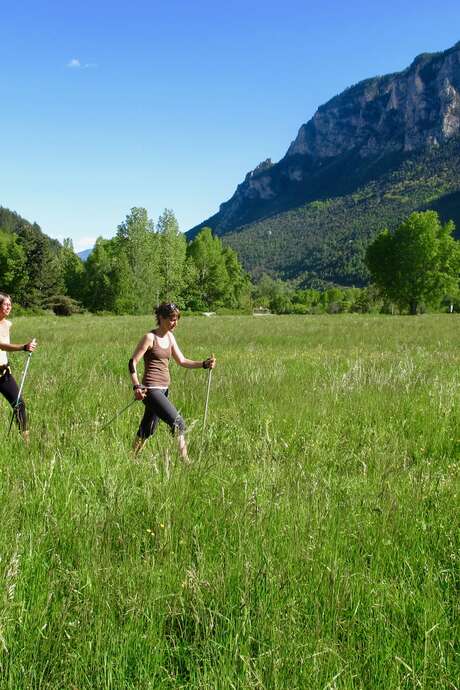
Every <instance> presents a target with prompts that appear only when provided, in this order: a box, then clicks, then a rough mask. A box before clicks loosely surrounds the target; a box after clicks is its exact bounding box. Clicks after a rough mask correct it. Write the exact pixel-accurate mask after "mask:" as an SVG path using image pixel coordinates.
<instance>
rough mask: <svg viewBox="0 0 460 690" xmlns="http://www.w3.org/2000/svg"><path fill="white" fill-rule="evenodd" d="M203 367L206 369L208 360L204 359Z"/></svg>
mask: <svg viewBox="0 0 460 690" xmlns="http://www.w3.org/2000/svg"><path fill="white" fill-rule="evenodd" d="M201 366H202V367H203V369H206V360H205V359H203V364H202V365H201Z"/></svg>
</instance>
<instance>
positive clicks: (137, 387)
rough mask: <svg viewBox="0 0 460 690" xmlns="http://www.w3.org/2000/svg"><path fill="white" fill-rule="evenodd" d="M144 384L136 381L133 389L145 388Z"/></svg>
mask: <svg viewBox="0 0 460 690" xmlns="http://www.w3.org/2000/svg"><path fill="white" fill-rule="evenodd" d="M143 387H144V386H143V385H142V384H141V383H135V384H134V386H133V391H136V390H138V389H139V388H143Z"/></svg>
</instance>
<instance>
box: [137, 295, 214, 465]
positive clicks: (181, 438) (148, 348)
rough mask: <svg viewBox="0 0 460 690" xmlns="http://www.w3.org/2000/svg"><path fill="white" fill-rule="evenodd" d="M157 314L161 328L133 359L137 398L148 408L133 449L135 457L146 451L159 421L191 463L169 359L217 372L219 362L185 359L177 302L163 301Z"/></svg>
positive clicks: (142, 342) (147, 336)
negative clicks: (172, 393)
mask: <svg viewBox="0 0 460 690" xmlns="http://www.w3.org/2000/svg"><path fill="white" fill-rule="evenodd" d="M155 314H156V317H157V327H156V328H155V329H153V330H152V331H149V333H146V334H145V335H144V337H143V338H142V339H141V340H140V342H139V344H138V346H137V347H136V349H135V350H134V353H133V356H132V358H131V359H130V360H129V372H130V374H131V381H132V384H133V390H134V395H135V397H136V399H137V400H142V401H143V403H144V405H145V412H144V416H143V418H142V421H141V423H140V426H139V429H138V432H137V435H136V437H135V439H134V444H133V450H134V454H135V455H137V454H138V453H139V452H140V451H141V450H142V448H143V447H144V446H145V443H146V441H147V439H148V438H149V437H150V436H152V435H153V434H154V433H155V430H156V428H157V425H158V420H159V419H161V420H162V421H163V422H165V423H166V424H167V425H168V426H169V427H170V429H171V432H172V433H173V434H174V435H175V436H177V439H178V442H179V452H180V455H181V457H182V459H183V460H184V462H188V454H187V444H186V442H185V422H184V420H183V418H182V417H181V415H180V414H179V413H178V411H177V410H176V408H175V407H174V405H173V404H172V403H171V401H170V400H169V399H168V391H169V383H170V375H169V360H170V359H171V357H173V358H174V360H175V361H176V362H177V364H179V365H180V366H181V367H186V368H187V369H201V368H204V369H214V367H215V366H216V359H215V357H214V355H213V356H212V357H208V359H205V360H204V361H201V360H199V361H198V360H193V359H187V358H186V357H184V355H183V354H182V352H181V351H180V349H179V346H178V345H177V342H176V339H175V337H174V335H173V331H174V329H175V328H176V326H177V322H178V321H179V319H180V311H179V308H178V307H177V306H176V305H175V304H174V303H173V302H170V303H166V302H163V303H162V304H160V305H159V306H158V307H157V308H156V310H155ZM141 357H143V358H144V375H143V377H142V383H139V379H138V376H137V364H138V362H139V360H140V359H141Z"/></svg>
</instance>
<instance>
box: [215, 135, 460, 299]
mask: <svg viewBox="0 0 460 690" xmlns="http://www.w3.org/2000/svg"><path fill="white" fill-rule="evenodd" d="M331 165H332V163H331ZM355 166H359V167H358V168H356V167H355ZM326 167H327V166H326ZM315 175H317V176H320V177H317V176H316V177H315V176H314V179H313V178H312V179H310V178H308V179H307V180H306V182H305V185H304V188H305V189H307V188H308V195H309V200H308V202H307V203H303V204H301V205H299V203H295V199H287V200H286V205H287V206H288V207H289V208H288V209H280V210H281V211H282V212H280V213H276V212H271V213H269V214H267V217H264V218H263V219H261V220H257V221H254V222H250V223H247V224H246V225H243V224H241V225H240V226H239V227H237V228H236V229H234V230H226V229H219V225H218V218H217V216H216V217H215V218H214V219H210V221H209V224H210V225H211V227H212V228H213V230H217V232H218V234H219V235H220V236H221V237H222V239H223V241H225V242H226V243H228V244H230V245H231V246H232V247H233V248H234V249H235V250H236V251H237V253H238V256H239V258H240V260H241V262H242V263H243V265H244V267H245V268H246V270H248V271H249V272H250V274H251V275H252V276H253V277H254V278H256V279H257V278H258V277H260V275H261V274H262V273H264V272H268V273H270V274H271V275H272V276H274V277H279V278H281V279H283V280H292V279H296V280H297V281H298V282H299V284H300V285H303V286H305V287H307V286H311V287H325V286H327V284H328V283H331V282H333V283H339V284H341V285H360V286H363V285H366V284H367V283H368V282H369V280H370V276H369V273H368V271H367V268H366V266H365V262H364V256H365V252H366V247H367V245H368V244H369V242H370V241H371V240H372V239H373V238H374V237H375V236H376V234H378V233H379V232H380V231H381V230H382V229H383V228H384V227H387V228H388V229H389V230H390V231H391V230H395V229H396V228H397V227H398V225H400V223H401V222H402V221H403V220H404V218H407V216H408V215H409V214H410V213H411V212H413V211H420V210H427V209H433V210H436V211H437V212H438V213H439V215H440V217H441V220H442V221H443V222H446V221H447V220H449V219H452V220H453V221H454V223H455V224H456V227H457V228H460V139H459V138H458V137H457V138H455V139H453V140H451V141H450V142H449V143H447V144H443V145H442V146H439V147H437V148H432V149H430V150H423V151H418V152H416V153H412V154H407V155H404V156H403V155H402V154H394V155H392V156H386V157H384V158H379V159H377V160H372V161H371V160H369V161H367V162H366V161H363V160H362V159H361V160H360V159H359V156H355V157H353V156H351V155H350V156H348V158H347V159H345V158H342V159H341V160H340V161H339V160H337V161H335V163H334V164H333V167H332V168H328V169H327V170H324V169H322V170H321V171H319V172H317V173H315ZM307 182H308V184H307ZM310 183H311V184H310ZM305 189H304V192H305ZM305 193H306V192H305ZM283 203H284V202H283ZM254 212H256V210H255V211H254ZM257 213H259V215H260V214H261V213H262V210H261V209H260V208H259V209H257ZM213 220H214V221H215V224H214V225H213Z"/></svg>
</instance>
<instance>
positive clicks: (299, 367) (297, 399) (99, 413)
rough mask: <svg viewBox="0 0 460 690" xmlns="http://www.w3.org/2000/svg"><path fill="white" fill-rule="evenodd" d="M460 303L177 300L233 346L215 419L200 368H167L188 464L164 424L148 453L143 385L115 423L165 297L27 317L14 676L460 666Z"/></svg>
mask: <svg viewBox="0 0 460 690" xmlns="http://www.w3.org/2000/svg"><path fill="white" fill-rule="evenodd" d="M459 326H460V321H459V319H458V318H457V317H456V316H453V315H448V316H447V315H446V316H439V315H437V316H434V315H429V316H423V317H407V318H406V317H394V318H392V317H366V316H343V317H341V316H336V317H327V316H322V317H273V318H272V317H270V318H265V319H254V318H251V317H217V318H215V319H203V320H201V319H183V320H182V321H181V323H180V326H179V327H178V333H177V338H178V341H179V343H180V345H181V348H182V350H183V351H184V353H185V354H186V355H188V356H190V357H193V358H197V359H198V358H205V357H206V356H208V355H209V354H210V353H211V352H215V353H216V355H217V357H218V368H217V369H216V370H215V372H214V374H213V380H212V387H211V398H210V411H209V418H208V425H207V427H206V429H204V430H203V429H202V425H201V422H202V417H203V412H204V403H205V394H206V382H207V375H208V374H207V372H205V371H187V370H183V369H180V368H178V367H174V369H173V371H172V375H173V385H172V390H171V398H172V400H173V401H174V402H175V403H176V405H177V406H178V407H179V408H180V409H181V411H182V413H183V414H184V416H185V418H186V420H187V422H188V423H189V425H190V426H191V427H192V428H191V431H190V433H189V444H190V454H191V457H192V460H193V464H192V466H191V467H184V466H182V465H181V464H180V461H179V459H178V457H177V455H176V453H175V448H174V445H173V441H172V439H171V437H170V434H169V431H168V430H167V429H165V428H160V429H159V431H158V434H157V436H156V437H155V438H154V439H152V440H151V441H150V443H149V445H148V447H147V449H146V451H145V452H144V454H143V456H142V457H141V458H140V460H139V462H137V463H135V462H133V460H132V458H131V455H130V445H131V441H132V438H133V436H134V433H135V431H136V428H137V424H138V422H139V418H140V416H141V413H142V406H141V405H137V404H135V405H133V406H132V407H130V408H129V410H127V411H126V413H125V414H123V415H121V416H120V417H119V418H118V419H116V420H115V421H114V422H113V424H112V425H111V426H110V427H109V428H107V429H102V427H103V425H104V424H105V423H106V422H107V421H109V420H110V418H111V417H112V416H113V415H114V414H115V413H116V412H117V411H118V410H119V409H121V408H122V407H123V406H124V405H125V404H127V403H128V402H129V401H130V398H131V395H132V393H131V389H130V385H129V377H128V373H127V361H128V358H129V356H130V354H131V352H132V350H133V348H134V345H135V343H136V342H137V340H138V339H139V338H140V336H141V335H142V333H143V332H145V331H146V330H147V329H148V328H150V327H151V322H150V319H148V318H145V317H143V318H141V317H117V318H111V317H104V318H97V317H87V316H82V317H72V319H69V320H65V319H62V320H61V319H57V318H56V319H53V318H18V319H16V320H15V324H14V327H15V334H14V340H15V341H17V340H19V341H21V339H25V338H26V337H27V336H32V335H35V336H36V337H37V338H38V339H39V341H40V349H39V350H38V351H37V353H36V354H34V356H33V361H32V363H31V367H30V375H29V379H28V381H27V384H26V390H25V397H26V400H27V402H28V408H29V411H30V418H31V426H32V442H31V445H30V447H29V448H24V446H23V445H22V443H21V441H20V439H19V436H18V434H17V432H16V430H14V431H15V433H12V434H11V435H10V436H9V437H6V435H5V436H4V439H3V442H2V444H1V448H0V473H1V474H0V520H1V526H2V529H1V532H0V558H1V561H0V579H1V582H2V594H1V603H0V687H1V688H8V689H11V690H18V689H21V690H23V689H24V690H25V689H28V688H47V689H48V688H49V689H51V688H52V689H53V690H58V689H60V690H61V689H63V688H65V689H73V690H75V689H78V690H83V689H85V690H86V689H88V690H89V689H90V688H91V689H101V690H102V689H104V690H105V689H108V688H116V689H125V688H130V689H131V688H133V689H134V688H139V689H143V690H144V689H145V690H147V689H153V688H155V689H156V688H162V689H163V688H164V689H167V688H184V689H185V688H187V689H188V688H190V689H191V688H194V689H195V688H200V689H209V690H220V689H222V690H227V689H228V690H230V689H241V690H243V689H244V690H246V689H252V688H254V689H255V688H257V689H262V688H264V689H266V690H276V689H281V688H283V689H290V690H291V689H295V688H299V689H300V688H302V689H303V688H312V689H316V688H321V689H326V688H329V689H331V690H332V689H339V688H340V689H343V690H355V689H364V688H366V689H367V688H369V689H377V688H391V689H393V688H395V689H396V688H404V689H405V688H407V689H409V688H410V689H415V688H426V689H432V688H439V689H441V688H442V689H444V688H452V689H455V688H459V687H460V659H459V650H460V644H459V643H460V635H459V613H460V610H459V609H460V606H459V590H460V569H459V562H460V556H459V553H460V550H459V541H460V539H459V505H460V501H459V469H460V463H459V450H460V433H459V432H460V429H459V404H458V398H459V392H460V369H459V364H460V347H459V330H460V329H459ZM10 359H11V361H12V363H13V365H14V369H15V373H16V374H17V378H19V377H20V371H21V366H22V365H23V363H24V358H23V357H22V356H21V355H16V356H15V355H13V356H11V358H10ZM2 410H3V412H2V416H3V425H4V428H5V434H6V428H7V423H8V415H9V410H8V408H7V406H6V404H3V405H2ZM195 420H197V421H196V423H195V424H194V425H193V422H194V421H195Z"/></svg>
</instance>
